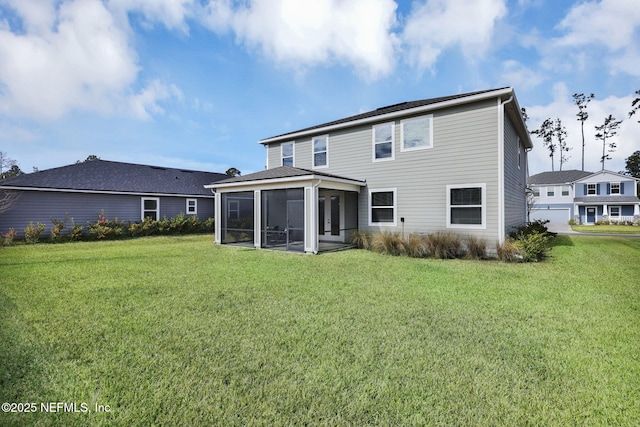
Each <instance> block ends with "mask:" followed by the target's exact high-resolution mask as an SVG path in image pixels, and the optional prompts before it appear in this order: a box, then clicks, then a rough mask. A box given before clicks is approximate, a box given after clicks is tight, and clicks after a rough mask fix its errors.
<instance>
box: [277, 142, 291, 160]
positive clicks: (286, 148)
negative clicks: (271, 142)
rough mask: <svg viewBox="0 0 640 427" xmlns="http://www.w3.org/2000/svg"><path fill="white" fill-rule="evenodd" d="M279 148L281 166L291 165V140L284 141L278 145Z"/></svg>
mask: <svg viewBox="0 0 640 427" xmlns="http://www.w3.org/2000/svg"><path fill="white" fill-rule="evenodd" d="M280 149H281V150H282V152H281V153H282V166H293V155H294V148H293V142H285V143H284V144H282V145H280Z"/></svg>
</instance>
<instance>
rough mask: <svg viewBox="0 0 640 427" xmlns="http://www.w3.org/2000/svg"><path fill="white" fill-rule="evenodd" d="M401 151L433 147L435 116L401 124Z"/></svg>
mask: <svg viewBox="0 0 640 427" xmlns="http://www.w3.org/2000/svg"><path fill="white" fill-rule="evenodd" d="M400 140H401V142H402V143H401V146H400V148H401V151H413V150H424V149H426V148H432V147H433V116H432V115H428V116H422V117H414V118H411V119H405V120H402V121H401V122H400Z"/></svg>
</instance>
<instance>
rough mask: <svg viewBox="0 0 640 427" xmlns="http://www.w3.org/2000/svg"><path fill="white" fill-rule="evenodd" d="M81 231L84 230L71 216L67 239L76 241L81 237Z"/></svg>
mask: <svg viewBox="0 0 640 427" xmlns="http://www.w3.org/2000/svg"><path fill="white" fill-rule="evenodd" d="M83 231H84V227H83V226H82V225H80V224H76V222H75V221H74V220H73V218H71V229H70V230H69V239H70V240H71V241H77V240H80V239H82V234H83Z"/></svg>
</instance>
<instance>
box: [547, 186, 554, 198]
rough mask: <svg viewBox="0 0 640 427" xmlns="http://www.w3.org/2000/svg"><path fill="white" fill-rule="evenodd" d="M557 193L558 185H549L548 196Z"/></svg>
mask: <svg viewBox="0 0 640 427" xmlns="http://www.w3.org/2000/svg"><path fill="white" fill-rule="evenodd" d="M555 195H556V187H547V197H553V196H555Z"/></svg>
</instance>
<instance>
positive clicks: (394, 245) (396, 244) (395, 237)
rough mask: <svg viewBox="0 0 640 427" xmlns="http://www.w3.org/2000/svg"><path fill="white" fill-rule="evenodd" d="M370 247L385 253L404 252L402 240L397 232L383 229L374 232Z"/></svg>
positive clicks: (401, 253)
mask: <svg viewBox="0 0 640 427" xmlns="http://www.w3.org/2000/svg"><path fill="white" fill-rule="evenodd" d="M371 249H372V250H374V251H375V252H379V253H381V254H385V255H394V256H398V255H404V254H406V248H405V243H404V240H403V239H402V237H400V233H398V232H391V231H384V232H382V233H376V234H374V235H373V237H372V238H371Z"/></svg>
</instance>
